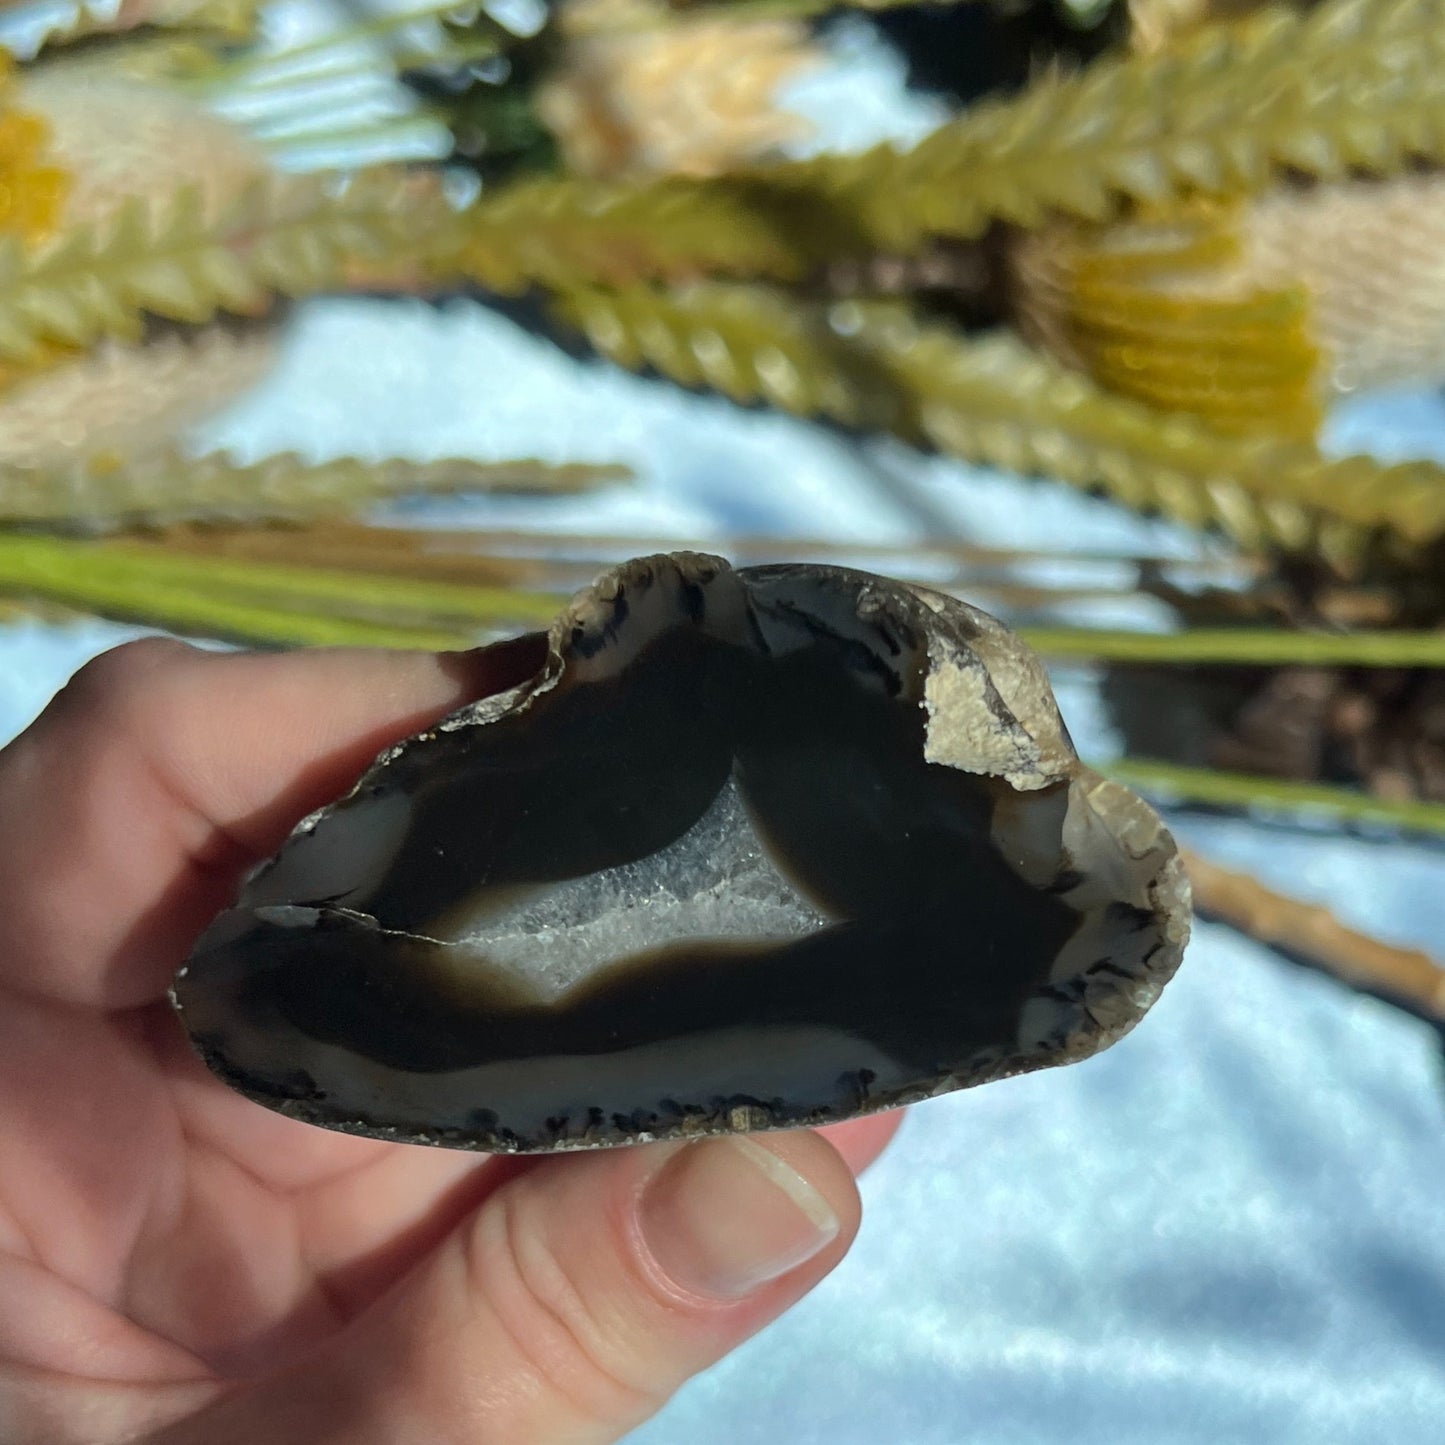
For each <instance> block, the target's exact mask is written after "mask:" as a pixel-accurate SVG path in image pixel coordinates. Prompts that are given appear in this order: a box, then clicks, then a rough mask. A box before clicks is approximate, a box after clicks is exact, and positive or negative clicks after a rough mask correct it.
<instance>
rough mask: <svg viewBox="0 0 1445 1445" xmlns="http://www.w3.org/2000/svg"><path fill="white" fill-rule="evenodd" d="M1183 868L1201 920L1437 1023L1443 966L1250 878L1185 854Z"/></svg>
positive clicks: (1444, 994) (1444, 988)
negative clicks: (1211, 920)
mask: <svg viewBox="0 0 1445 1445" xmlns="http://www.w3.org/2000/svg"><path fill="white" fill-rule="evenodd" d="M1184 862H1185V866H1186V868H1188V870H1189V879H1190V882H1191V884H1192V885H1193V889H1194V906H1195V908H1196V909H1197V910H1198V911H1199V912H1200V913H1201V914H1204V915H1205V916H1206V917H1211V918H1217V919H1220V920H1221V921H1223V922H1225V923H1227V924H1229V925H1230V926H1231V927H1232V928H1237V929H1238V930H1239V931H1240V932H1241V933H1246V934H1248V935H1249V936H1250V937H1251V938H1255V939H1258V940H1259V941H1260V942H1261V943H1266V944H1269V945H1270V947H1272V948H1279V949H1282V950H1283V951H1284V952H1286V953H1288V954H1289V955H1290V956H1291V957H1292V958H1296V959H1298V960H1299V961H1300V962H1302V963H1307V964H1309V965H1310V966H1312V967H1314V968H1318V969H1320V970H1322V971H1323V972H1325V973H1328V974H1331V975H1333V976H1334V977H1335V978H1338V979H1340V980H1341V981H1342V982H1344V983H1347V984H1349V985H1350V986H1351V987H1353V988H1362V989H1366V990H1368V991H1369V992H1371V993H1381V994H1387V995H1389V996H1390V997H1392V998H1395V999H1399V1000H1401V1001H1402V1002H1404V1003H1406V1004H1409V1005H1412V1006H1414V1007H1416V1008H1417V1009H1418V1010H1419V1011H1421V1012H1423V1013H1427V1014H1429V1015H1431V1016H1432V1017H1434V1018H1437V1019H1442V1020H1445V968H1442V967H1441V966H1440V964H1439V963H1437V962H1436V961H1435V960H1434V959H1433V958H1431V957H1430V955H1429V954H1427V953H1424V952H1423V951H1421V950H1420V949H1415V948H1401V947H1399V946H1397V945H1395V944H1391V943H1383V942H1381V941H1380V940H1379V939H1378V938H1372V937H1370V935H1369V934H1367V933H1360V932H1358V931H1357V930H1356V929H1353V928H1350V927H1348V926H1347V925H1345V924H1344V923H1341V922H1340V920H1339V919H1338V918H1336V917H1335V915H1334V914H1333V913H1331V912H1330V910H1329V909H1328V908H1326V907H1324V906H1323V905H1322V904H1319V903H1306V902H1304V901H1303V900H1301V899H1298V898H1290V897H1288V896H1287V895H1285V894H1283V893H1276V892H1275V891H1274V890H1273V889H1271V888H1266V887H1265V885H1264V884H1263V883H1260V882H1259V881H1258V880H1257V879H1254V878H1251V877H1249V876H1248V875H1247V874H1244V873H1235V872H1233V871H1231V870H1230V869H1227V868H1221V867H1220V866H1219V865H1218V864H1217V863H1211V862H1209V860H1208V859H1206V858H1201V857H1200V856H1199V855H1198V854H1197V853H1193V852H1187V851H1186V852H1185V854H1184Z"/></svg>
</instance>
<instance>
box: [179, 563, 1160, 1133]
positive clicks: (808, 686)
mask: <svg viewBox="0 0 1445 1445" xmlns="http://www.w3.org/2000/svg"><path fill="white" fill-rule="evenodd" d="M539 652H540V649H539ZM1188 913H1189V909H1188V890H1187V885H1186V883H1185V881H1184V878H1183V874H1182V871H1181V868H1180V865H1179V861H1178V858H1177V856H1176V853H1175V849H1174V845H1173V842H1172V840H1171V839H1170V837H1169V834H1168V833H1167V832H1166V831H1165V830H1164V828H1163V827H1162V825H1161V824H1160V822H1159V820H1158V819H1157V818H1156V817H1155V815H1154V814H1153V813H1152V812H1151V811H1150V810H1149V809H1148V808H1147V807H1146V806H1145V805H1144V804H1143V803H1142V802H1141V801H1140V800H1139V799H1138V798H1136V797H1134V796H1133V795H1132V794H1130V793H1129V792H1127V791H1126V790H1125V789H1123V788H1121V787H1119V786H1118V785H1117V784H1114V783H1111V782H1108V781H1106V780H1104V779H1102V778H1100V777H1098V776H1097V775H1096V774H1094V773H1092V772H1090V771H1089V770H1088V769H1087V768H1085V767H1084V766H1083V765H1082V764H1081V763H1080V762H1079V760H1078V758H1077V757H1076V755H1075V753H1074V750H1073V747H1072V746H1071V744H1070V742H1069V738H1068V734H1067V732H1066V731H1065V729H1064V726H1063V724H1062V722H1061V721H1060V718H1059V714H1058V710H1057V707H1056V706H1055V703H1054V699H1053V694H1052V692H1051V691H1050V688H1049V685H1048V681H1047V678H1046V677H1045V674H1044V671H1043V669H1042V667H1041V666H1040V664H1039V662H1038V660H1037V658H1036V657H1035V656H1034V655H1033V654H1032V653H1031V652H1030V651H1029V650H1028V648H1026V647H1025V646H1024V645H1023V643H1022V642H1020V640H1019V639H1018V638H1017V637H1016V636H1014V635H1013V634H1012V633H1011V632H1009V631H1008V630H1007V629H1006V628H1005V627H1004V626H1003V625H1002V624H1001V623H999V622H997V621H995V620H994V619H993V618H991V617H989V616H988V615H987V614H986V613H983V612H980V611H979V610H978V609H976V608H974V607H971V606H969V605H968V604H967V603H964V602H960V601H958V600H956V599H954V598H952V597H949V596H945V595H943V594H941V593H937V592H932V591H928V590H926V589H923V588H918V587H910V586H905V585H904V584H902V583H898V582H893V581H890V580H887V579H885V578H881V577H874V576H870V575H867V574H865V573H860V572H850V571H845V570H843V569H840V568H835V567H816V566H803V565H787V566H771V567H750V568H743V569H738V570H734V569H733V568H731V567H729V566H728V564H727V563H726V562H724V561H722V560H721V559H720V558H716V557H707V556H700V555H693V554H678V555H672V556H662V557H648V558H642V559H640V560H637V561H634V562H630V563H628V564H626V565H625V566H623V567H621V568H619V569H617V570H616V571H614V572H612V573H610V574H609V575H607V576H605V577H604V578H603V579H602V580H601V581H600V582H598V583H597V584H596V585H595V586H594V587H592V588H590V589H589V590H588V591H586V592H584V593H582V594H581V595H580V596H579V597H578V598H576V599H575V600H574V601H573V603H572V604H571V605H570V606H569V607H568V608H567V609H566V611H565V612H564V613H563V614H562V616H561V617H560V618H559V619H558V621H557V623H556V624H555V625H554V626H553V628H552V630H551V632H550V634H549V637H548V646H547V649H546V656H545V661H544V662H543V663H542V665H541V666H540V668H539V669H538V671H537V672H536V674H535V676H533V677H531V678H529V679H528V680H527V681H525V682H523V683H522V684H520V685H519V686H517V687H514V688H512V689H511V690H510V691H508V692H505V693H503V694H500V695H498V696H494V697H490V698H487V699H485V700H483V701H481V702H477V703H474V704H472V705H471V706H469V707H466V708H463V709H462V710H461V711H459V712H457V713H455V714H453V715H452V716H451V717H449V718H447V719H446V720H445V721H444V722H442V723H440V724H439V725H437V726H435V727H433V728H431V729H429V730H428V731H426V732H424V733H421V734H420V735H418V736H416V737H413V738H411V739H409V740H408V741H406V742H404V743H401V744H400V745H398V746H396V747H394V748H391V749H390V750H388V751H387V752H386V753H384V754H383V755H382V756H381V757H380V758H378V759H377V761H376V762H375V763H374V764H373V765H372V766H371V768H370V769H369V770H368V771H367V772H366V773H365V775H364V776H363V777H362V778H361V780H360V781H359V782H358V783H357V784H356V786H355V787H354V788H353V789H352V790H351V792H350V793H348V794H347V795H346V796H345V797H344V798H341V799H340V800H338V801H337V802H335V803H333V804H331V805H330V806H329V807H326V808H323V809H322V810H321V811H320V812H318V813H316V814H314V815H312V816H311V817H309V818H307V819H306V820H305V821H304V822H303V823H302V824H301V825H300V826H299V827H298V828H297V829H296V831H295V832H294V833H293V834H292V836H291V838H290V839H289V840H288V841H287V843H286V844H285V846H284V847H283V848H282V849H281V851H280V853H279V854H278V855H277V857H276V858H275V859H273V860H272V861H271V862H270V863H268V864H267V865H265V866H264V867H262V868H261V869H259V870H258V871H257V872H256V873H255V874H254V875H253V876H252V877H251V878H250V879H249V880H248V882H247V883H246V884H245V886H244V888H243V889H242V891H241V894H240V897H239V898H238V899H237V901H236V903H235V905H234V906H233V907H232V908H231V909H229V910H228V911H227V912H226V913H224V914H223V915H222V916H221V917H220V918H219V919H218V920H217V921H216V922H215V924H214V925H213V926H212V927H211V928H210V930H209V931H208V932H207V933H206V934H205V936H204V937H203V938H202V939H201V941H200V944H199V945H198V947H197V949H196V951H195V953H194V954H193V956H192V957H191V959H190V960H189V962H188V963H187V965H186V966H185V968H184V969H183V970H182V971H181V973H180V975H179V976H178V978H177V980H176V983H175V988H174V990H173V998H174V1001H175V1003H176V1006H177V1007H178V1009H179V1010H180V1014H181V1018H182V1019H183V1021H184V1023H185V1025H186V1027H187V1029H188V1030H189V1032H190V1034H191V1037H192V1039H193V1041H194V1043H195V1044H196V1046H197V1048H198V1049H199V1051H200V1052H201V1054H202V1056H203V1057H204V1058H205V1060H206V1062H207V1063H208V1064H209V1065H210V1066H211V1068H212V1069H214V1070H215V1071H216V1073H218V1074H219V1075H220V1076H221V1077H222V1078H223V1079H225V1080H226V1081H227V1082H228V1083H230V1084H232V1085H234V1086H235V1087H236V1088H238V1089H240V1090H242V1091H243V1092H244V1093H246V1094H248V1095H249V1096H250V1097H251V1098H253V1099H255V1100H257V1101H258V1102H260V1103H263V1104H266V1105H268V1106H270V1107H271V1108H274V1109H278V1110H280V1111H281V1112H282V1113H285V1114H288V1115H291V1116H293V1117H296V1118H300V1119H305V1120H308V1121H310V1122H311V1123H315V1124H321V1125H325V1126H328V1127H331V1128H336V1129H344V1130H348V1131H353V1132H356V1133H362V1134H369V1135H374V1136H378V1137H383V1138H388V1139H400V1140H409V1141H415V1142H427V1143H436V1144H446V1145H453V1146H458V1147H464V1148H474V1149H488V1150H499V1151H521V1150H546V1149H562V1148H568V1147H581V1146H588V1145H601V1144H618V1143H630V1142H636V1141H641V1140H647V1139H655V1138H664V1137H685V1136H690V1135H697V1134H707V1133H716V1132H724V1131H728V1130H742V1129H747V1130H753V1129H767V1128H778V1127H785V1126H790V1125H807V1124H819V1123H824V1122H828V1121H831V1120H837V1119H844V1118H848V1117H851V1116H854V1115H857V1114H862V1113H867V1112H870V1111H872V1110H875V1109H882V1108H887V1107H889V1106H892V1105H896V1104H902V1103H908V1102H912V1101H916V1100H920V1099H923V1098H926V1097H928V1096H930V1095H934V1094H938V1093H941V1092H943V1091H945V1090H949V1089H956V1088H961V1087H964V1086H965V1085H970V1084H977V1083H983V1082H986V1081H988V1080H991V1079H998V1078H1002V1077H1004V1076H1006V1075H1009V1074H1016V1073H1020V1072H1022V1071H1025V1070H1029V1069H1037V1068H1041V1067H1044V1066H1046V1065H1050V1064H1063V1063H1068V1062H1070V1061H1072V1060H1076V1059H1080V1058H1083V1057H1085V1056H1086V1055H1088V1054H1092V1053H1094V1052H1096V1051H1097V1050H1099V1049H1100V1048H1103V1047H1104V1046H1106V1045H1107V1044H1109V1043H1111V1042H1113V1041H1114V1040H1115V1039H1117V1038H1119V1037H1120V1036H1121V1035H1123V1034H1124V1033H1125V1032H1127V1031H1128V1030H1129V1029H1130V1028H1131V1027H1132V1026H1133V1025H1134V1024H1135V1023H1136V1022H1137V1021H1138V1019H1139V1018H1140V1017H1141V1016H1142V1014H1143V1013H1144V1011H1145V1010H1146V1009H1147V1008H1148V1007H1149V1006H1150V1004H1151V1003H1152V1002H1153V1000H1154V999H1155V997H1156V996H1157V995H1158V993H1159V990H1160V989H1161V988H1162V986H1163V985H1164V983H1165V982H1166V981H1167V980H1168V978H1169V977H1170V975H1171V974H1172V973H1173V971H1174V969H1175V968H1176V966H1177V965H1178V963H1179V959H1180V955H1181V953H1182V951H1183V947H1184V943H1185V939H1186V936H1187V932H1188Z"/></svg>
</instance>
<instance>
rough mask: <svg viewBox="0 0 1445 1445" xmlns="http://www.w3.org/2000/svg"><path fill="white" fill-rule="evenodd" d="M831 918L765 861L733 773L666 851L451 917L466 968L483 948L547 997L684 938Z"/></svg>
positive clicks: (751, 935) (798, 928)
mask: <svg viewBox="0 0 1445 1445" xmlns="http://www.w3.org/2000/svg"><path fill="white" fill-rule="evenodd" d="M829 922H830V920H829V919H828V917H827V916H826V915H825V914H823V913H822V912H820V911H819V910H818V909H817V908H816V907H815V906H814V905H813V904H812V903H810V902H809V901H808V900H807V899H806V898H805V897H804V896H803V895H802V894H801V893H800V892H799V891H798V890H797V889H796V888H795V887H794V886H793V885H792V884H791V883H789V882H788V880H787V879H786V878H784V876H783V875H782V873H781V872H780V871H779V870H778V867H777V865H776V864H775V863H774V862H773V860H772V859H771V858H770V857H769V856H768V854H767V852H766V850H765V849H764V847H763V845H762V842H761V841H760V839H759V837H758V834H757V832H756V830H755V829H754V828H753V826H752V823H751V821H750V820H749V819H748V817H747V810H746V807H745V805H744V803H743V800H742V798H741V796H740V795H739V793H738V790H737V786H736V784H735V783H734V781H733V780H732V778H729V779H728V781H727V783H726V784H725V785H724V787H723V788H722V789H721V790H720V791H719V793H718V795H717V797H716V798H715V799H714V800H713V802H712V804H711V806H710V807H709V808H708V810H707V812H706V813H704V814H703V815H702V817H701V818H699V819H698V821H697V822H696V823H694V824H693V826H692V827H691V828H690V829H688V831H687V832H686V833H684V834H683V835H682V836H681V837H680V838H678V839H677V840H676V841H675V842H674V843H671V844H670V845H669V846H668V847H666V848H663V849H662V850H660V851H659V852H657V853H654V854H652V855H651V856H649V857H647V858H640V859H638V860H637V861H636V862H633V863H624V864H621V865H620V866H619V867H616V868H607V869H604V870H603V871H601V872H599V873H593V874H589V875H588V876H587V877H585V878H568V879H564V880H562V881H561V882H558V883H553V884H546V885H543V886H541V887H540V888H528V889H526V890H525V894H524V896H523V897H521V898H519V899H517V900H515V901H513V902H510V903H507V904H504V905H503V906H501V907H498V906H497V905H496V903H495V901H493V902H491V903H490V904H489V906H488V907H487V909H486V910H485V911H483V912H480V913H479V914H477V915H475V916H473V917H472V918H470V919H469V918H467V916H466V915H465V914H464V913H454V914H453V915H452V916H451V918H450V919H449V920H448V923H449V925H450V926H449V927H448V929H447V934H448V936H449V937H450V938H452V939H455V940H456V942H457V943H458V944H459V945H460V947H458V948H457V949H456V955H458V956H456V957H455V964H456V966H457V967H459V968H465V967H466V960H467V956H468V954H472V957H473V959H474V960H475V961H477V962H480V959H478V958H477V955H480V956H481V957H484V958H485V960H486V964H487V965H488V966H489V967H491V968H495V969H498V970H504V971H506V972H507V973H509V974H511V975H513V976H514V979H515V982H516V984H517V986H518V990H519V992H524V993H526V994H530V995H533V996H535V998H536V999H537V1001H538V1002H550V1001H551V1000H552V999H554V998H556V997H557V996H558V995H559V994H561V993H562V992H564V991H565V990H566V989H569V988H571V987H572V986H573V985H574V984H576V983H578V982H580V981H581V980H583V979H586V978H590V977H592V976H593V975H595V974H597V973H599V972H601V971H603V970H604V969H606V968H607V967H608V966H609V965H610V964H613V963H615V962H617V961H618V960H619V959H623V958H628V957H630V956H633V955H636V954H638V953H641V952H644V951H646V950H648V949H652V948H660V947H663V946H664V945H670V944H676V943H677V942H679V941H680V940H683V939H707V940H729V939H736V940H739V941H746V940H754V941H756V940H767V939H779V940H781V939H788V938H796V937H799V936H800V935H802V934H806V933H811V932H813V931H814V930H816V929H820V928H823V927H826V926H827V924H828V923H829ZM472 950H475V954H473V953H472Z"/></svg>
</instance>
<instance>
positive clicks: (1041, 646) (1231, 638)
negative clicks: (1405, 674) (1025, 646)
mask: <svg viewBox="0 0 1445 1445" xmlns="http://www.w3.org/2000/svg"><path fill="white" fill-rule="evenodd" d="M1019 631H1020V633H1021V635H1022V636H1023V637H1024V638H1025V639H1026V640H1027V641H1028V643H1029V644H1030V646H1032V647H1033V648H1035V649H1036V650H1037V651H1039V652H1042V653H1044V654H1045V655H1046V656H1048V657H1087V658H1096V659H1098V660H1099V661H1101V662H1170V663H1186V662H1201V663H1203V662H1215V663H1240V664H1256V665H1259V666H1288V665H1294V666H1300V667H1306V666H1339V667H1445V632H1346V633H1337V632H1291V631H1287V630H1284V629H1269V628H1242V627H1241V628H1228V627H1200V628H1192V629H1190V630H1189V631H1187V632H1169V633H1158V634H1155V633H1143V632H1106V631H1094V630H1092V629H1090V628H1084V627H1079V628H1073V627H1024V628H1020V629H1019Z"/></svg>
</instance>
